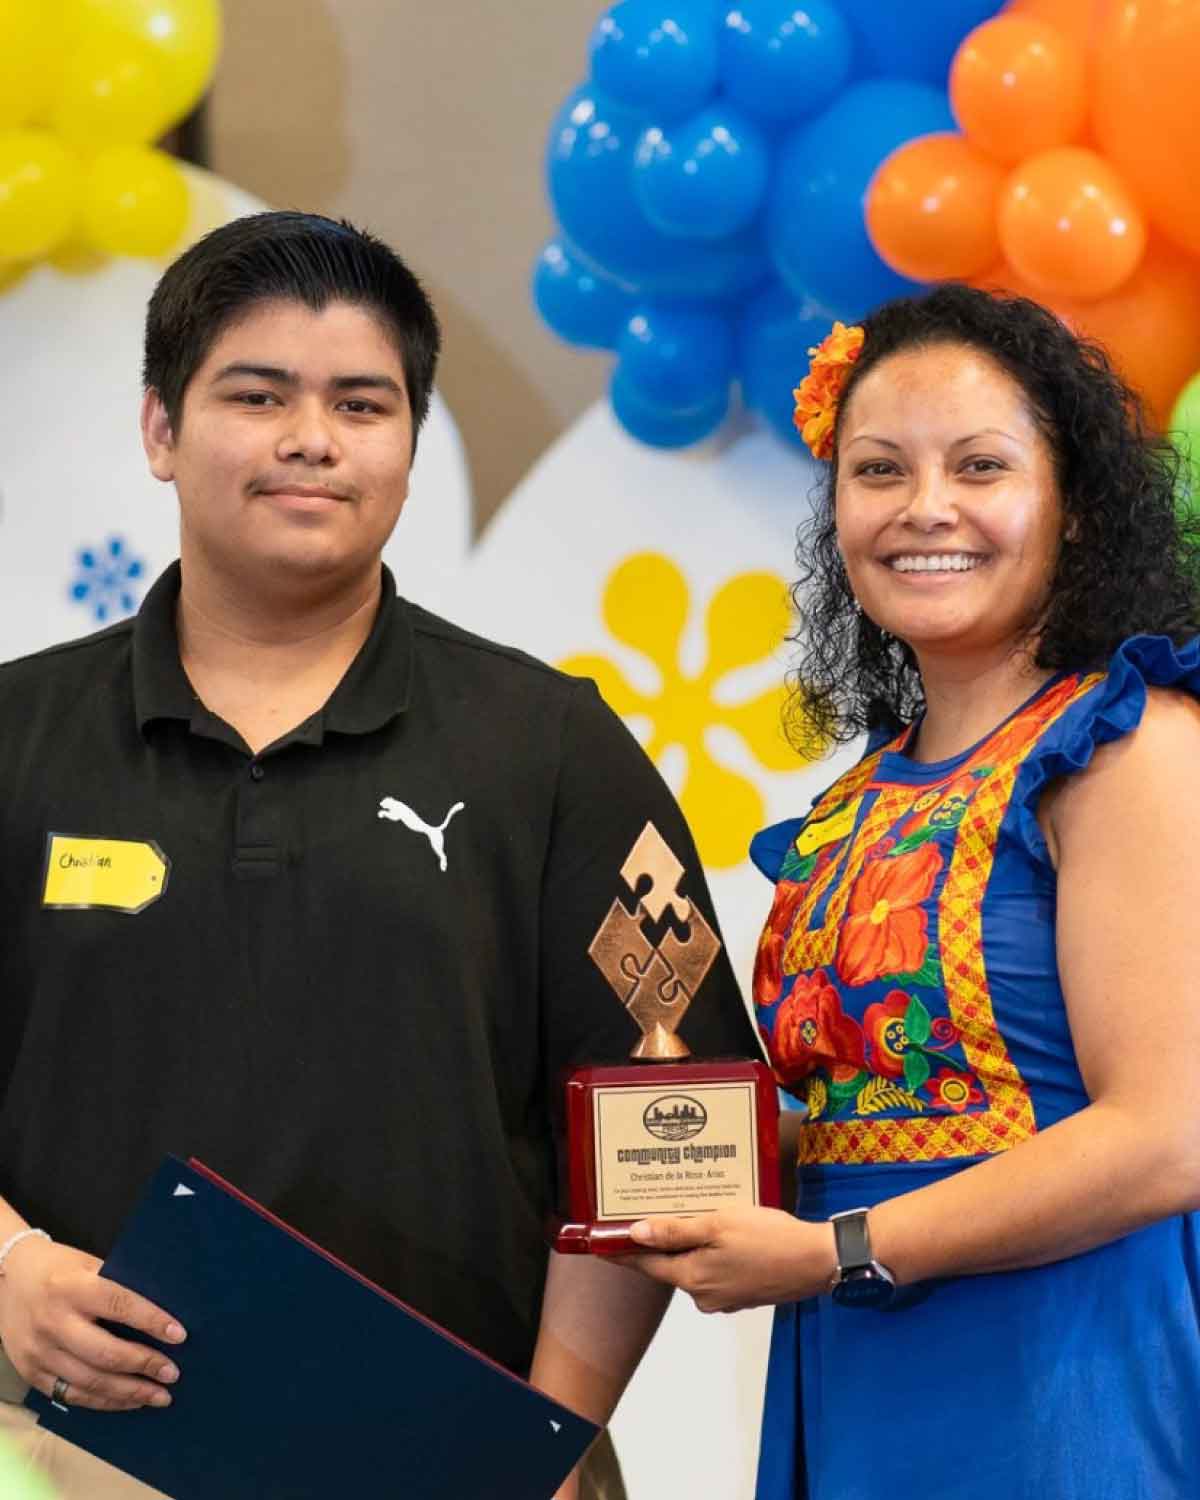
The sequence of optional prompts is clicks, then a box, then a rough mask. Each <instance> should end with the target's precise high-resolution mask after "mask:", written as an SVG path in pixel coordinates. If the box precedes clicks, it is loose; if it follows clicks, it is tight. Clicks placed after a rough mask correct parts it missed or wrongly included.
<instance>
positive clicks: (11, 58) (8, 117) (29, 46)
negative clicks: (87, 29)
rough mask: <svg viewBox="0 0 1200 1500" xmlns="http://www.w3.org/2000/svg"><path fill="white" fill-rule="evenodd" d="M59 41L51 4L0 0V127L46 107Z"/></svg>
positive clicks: (21, 122)
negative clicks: (42, 4)
mask: <svg viewBox="0 0 1200 1500" xmlns="http://www.w3.org/2000/svg"><path fill="white" fill-rule="evenodd" d="M61 44H62V37H61V22H60V20H59V17H58V14H57V11H56V10H55V8H54V7H52V6H49V5H46V6H41V5H35V4H34V3H33V0H0V130H9V129H11V128H12V127H13V126H14V125H24V124H25V123H26V122H27V121H29V120H32V119H34V118H35V117H36V116H37V115H38V114H39V112H40V111H41V110H43V109H44V108H45V107H46V104H47V102H48V100H49V98H50V94H51V91H52V89H53V86H54V81H55V77H56V74H57V70H58V68H59V66H60V64H61V57H60V55H59V52H60V47H61Z"/></svg>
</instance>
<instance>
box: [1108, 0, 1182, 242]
mask: <svg viewBox="0 0 1200 1500" xmlns="http://www.w3.org/2000/svg"><path fill="white" fill-rule="evenodd" d="M1094 74H1095V81H1094V89H1093V111H1092V113H1093V122H1094V126H1095V132H1096V137H1097V139H1098V140H1099V142H1100V145H1101V147H1102V149H1103V151H1104V153H1105V155H1106V156H1107V157H1108V159H1109V160H1110V161H1111V162H1112V164H1113V166H1114V167H1116V168H1117V170H1118V171H1119V172H1120V173H1121V175H1122V176H1123V177H1124V178H1125V180H1126V181H1127V182H1128V183H1129V185H1130V187H1132V188H1133V190H1134V191H1135V192H1136V193H1137V194H1138V195H1139V197H1140V198H1141V200H1142V202H1143V203H1144V204H1145V207H1146V211H1147V213H1148V214H1149V216H1150V219H1151V222H1152V223H1153V224H1154V225H1155V226H1156V227H1157V228H1159V229H1161V230H1162V232H1163V233H1164V234H1165V235H1167V236H1168V238H1170V239H1172V240H1174V241H1175V243H1176V244H1178V245H1181V246H1182V247H1183V248H1184V249H1185V250H1190V251H1192V253H1193V254H1200V4H1198V3H1196V0H1124V3H1123V4H1121V5H1113V6H1111V7H1110V8H1108V9H1107V10H1106V11H1105V14H1104V19H1103V22H1102V24H1101V26H1100V29H1099V32H1098V35H1097V40H1096V57H1095V67H1094Z"/></svg>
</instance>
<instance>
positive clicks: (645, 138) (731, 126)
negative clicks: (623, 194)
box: [633, 100, 770, 239]
mask: <svg viewBox="0 0 1200 1500" xmlns="http://www.w3.org/2000/svg"><path fill="white" fill-rule="evenodd" d="M769 173H770V155H769V152H768V148H767V143H766V141H765V140H764V139H763V136H762V133H761V132H760V131H759V129H758V128H757V126H755V125H754V124H753V123H752V122H751V121H750V120H748V119H747V118H746V116H745V115H744V114H743V113H742V112H741V111H740V110H738V109H735V108H734V107H733V106H732V105H730V104H726V103H725V102H724V100H718V102H717V103H716V104H709V105H706V106H705V108H704V109H702V110H701V111H700V113H699V114H696V115H690V116H689V117H688V118H687V119H686V120H681V121H679V122H678V123H677V124H675V125H651V126H650V128H649V129H648V130H646V131H645V132H644V134H643V135H642V137H641V139H640V140H639V142H638V146H637V150H636V152H635V155H634V168H633V191H634V194H635V196H636V197H637V201H638V203H639V205H640V206H641V209H642V212H643V213H644V214H645V215H646V218H647V219H649V221H650V223H651V224H653V225H654V227H655V228H656V229H661V230H662V232H663V233H664V234H671V235H681V236H683V237H684V238H691V239H722V238H724V237H725V236H726V235H730V234H734V233H736V232H737V230H739V229H744V228H745V227H746V226H747V225H749V224H750V223H751V222H752V221H753V220H754V218H755V216H756V215H757V213H758V211H759V209H760V208H761V206H762V201H763V194H764V193H765V192H766V187H767V178H768V175H769Z"/></svg>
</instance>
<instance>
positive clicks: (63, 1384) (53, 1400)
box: [50, 1375, 71, 1411]
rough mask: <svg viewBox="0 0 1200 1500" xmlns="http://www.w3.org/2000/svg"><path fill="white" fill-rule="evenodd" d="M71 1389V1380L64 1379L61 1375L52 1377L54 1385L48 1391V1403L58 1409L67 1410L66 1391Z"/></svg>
mask: <svg viewBox="0 0 1200 1500" xmlns="http://www.w3.org/2000/svg"><path fill="white" fill-rule="evenodd" d="M70 1389H71V1382H70V1381H69V1380H64V1379H63V1378H62V1376H61V1375H56V1376H55V1378H54V1386H53V1388H52V1389H51V1391H50V1405H51V1406H57V1407H58V1409H59V1411H66V1410H67V1392H68V1391H69V1390H70Z"/></svg>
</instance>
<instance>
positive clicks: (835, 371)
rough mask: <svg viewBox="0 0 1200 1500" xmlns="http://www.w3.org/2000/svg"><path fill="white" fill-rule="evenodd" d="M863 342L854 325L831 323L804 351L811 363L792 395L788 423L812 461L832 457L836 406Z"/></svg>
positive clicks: (859, 329) (861, 333)
mask: <svg viewBox="0 0 1200 1500" xmlns="http://www.w3.org/2000/svg"><path fill="white" fill-rule="evenodd" d="M863 338H864V334H863V331H862V329H861V328H859V327H858V326H857V324H855V325H854V326H853V327H850V328H847V327H846V325H845V324H844V323H835V324H834V325H833V330H832V332H830V333H828V334H826V336H825V337H824V338H823V339H822V340H821V342H820V343H819V344H818V345H817V347H816V348H815V349H810V350H809V351H808V352H809V354H810V355H811V356H812V363H811V365H809V368H808V374H807V375H806V376H805V377H804V379H803V380H802V381H801V382H800V384H799V385H798V386H797V387H796V389H795V390H794V391H793V392H792V395H793V396H795V398H796V412H795V415H794V416H793V418H792V420H793V421H794V422H795V424H796V426H797V427H798V428H799V429H800V436H801V437H802V438H803V439H804V441H805V442H806V443H807V444H808V449H809V452H810V453H811V454H812V456H813V457H814V458H820V459H823V460H825V461H826V462H828V460H829V459H831V458H832V457H833V424H834V421H835V419H836V417H837V409H838V402H839V401H840V400H841V397H842V387H843V386H844V385H845V384H846V380H847V378H848V377H849V374H850V366H851V365H852V364H853V363H854V361H855V360H856V359H857V358H858V356H859V355H860V354H861V353H862V346H863Z"/></svg>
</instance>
